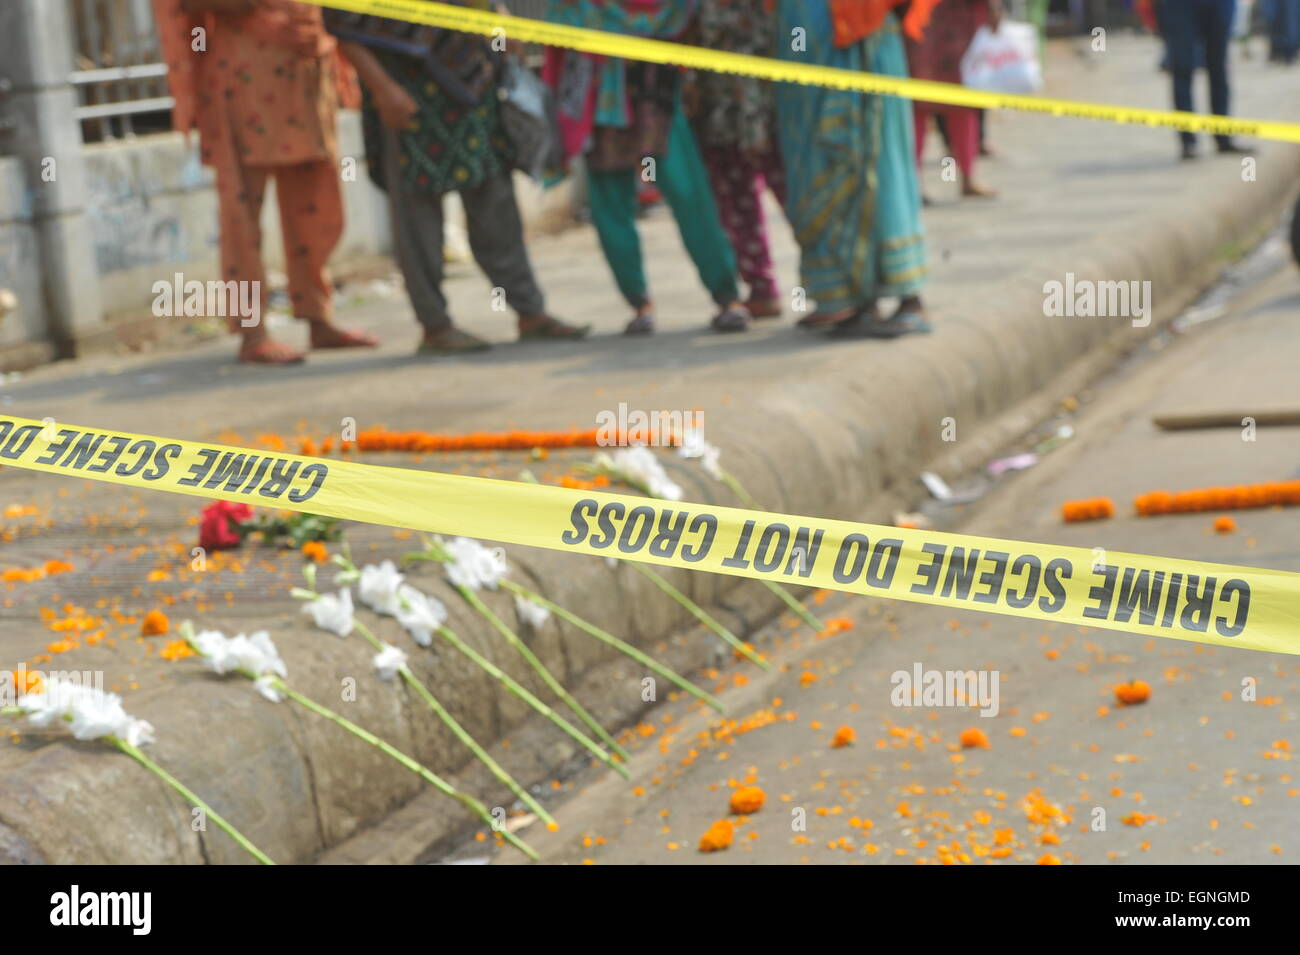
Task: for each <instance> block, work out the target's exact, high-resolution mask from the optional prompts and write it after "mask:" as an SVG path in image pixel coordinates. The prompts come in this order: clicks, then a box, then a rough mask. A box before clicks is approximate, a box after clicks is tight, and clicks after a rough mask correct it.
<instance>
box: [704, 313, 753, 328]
mask: <svg viewBox="0 0 1300 955" xmlns="http://www.w3.org/2000/svg"><path fill="white" fill-rule="evenodd" d="M709 327H710V328H712V329H713V330H714V331H715V332H744V331H748V330H749V312H747V311H745V309H744V308H724V309H723V310H722V311H720V312H718V314H717V315H714V316H713V318H712V320H710V322H709Z"/></svg>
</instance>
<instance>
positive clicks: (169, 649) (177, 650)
mask: <svg viewBox="0 0 1300 955" xmlns="http://www.w3.org/2000/svg"><path fill="white" fill-rule="evenodd" d="M159 656H161V657H162V658H163V659H164V660H172V661H176V660H184V659H185V658H186V657H192V656H194V649H193V648H192V647H191V646H190V645H189V643H188V642H187V641H185V640H168V641H167V646H165V647H163V648H162V652H161V653H160V654H159Z"/></svg>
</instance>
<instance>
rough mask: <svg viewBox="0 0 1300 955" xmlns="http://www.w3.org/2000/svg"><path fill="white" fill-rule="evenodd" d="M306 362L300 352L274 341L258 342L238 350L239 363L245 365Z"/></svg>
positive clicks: (299, 363) (305, 358)
mask: <svg viewBox="0 0 1300 955" xmlns="http://www.w3.org/2000/svg"><path fill="white" fill-rule="evenodd" d="M306 360H307V356H306V355H304V354H303V353H302V352H300V351H298V350H297V349H294V348H290V347H289V346H288V345H283V344H281V343H280V342H276V341H269V340H268V341H263V342H258V343H257V344H256V345H253V346H252V347H251V348H247V349H243V348H241V349H240V350H239V361H240V363H241V364H245V365H301V364H302V363H303V362H304V361H306Z"/></svg>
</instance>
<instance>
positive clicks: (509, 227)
mask: <svg viewBox="0 0 1300 955" xmlns="http://www.w3.org/2000/svg"><path fill="white" fill-rule="evenodd" d="M384 135H385V142H384V158H383V162H384V178H385V180H386V184H387V186H388V211H389V218H390V219H391V220H392V224H393V250H394V254H395V256H396V258H397V265H398V267H399V268H400V269H401V270H402V278H403V279H405V281H406V294H407V295H408V296H409V297H410V299H411V307H412V308H413V309H415V317H416V318H417V319H418V320H419V322H420V324H421V325H423V326H424V330H425V331H426V332H441V331H444V330H446V329H448V328H450V327H451V316H450V315H448V314H447V300H446V298H444V297H443V294H442V275H443V259H442V242H443V218H442V196H440V195H434V194H433V193H430V192H422V191H419V190H416V189H412V188H411V187H410V185H409V184H408V183H407V182H406V181H405V179H404V177H403V175H402V169H401V166H400V164H399V161H398V157H399V156H400V153H401V150H400V149H399V148H398V143H397V136H398V135H399V134H398V133H396V132H394V131H393V130H386V131H385V134H384ZM460 200H461V203H462V204H463V205H464V207H465V225H466V231H467V232H468V233H469V247H470V251H471V252H473V254H474V261H475V262H477V263H478V265H479V268H481V269H482V270H483V272H484V273H485V274H486V275H487V277H488V281H490V282H491V283H492V284H493V285H494V286H496V287H498V288H500V289H502V290H503V291H504V292H505V299H506V302H507V303H508V304H509V305H510V307H511V308H513V309H514V310H515V311H516V312H518V313H520V314H521V315H537V314H541V313H542V312H543V311H544V310H545V308H546V304H545V300H544V299H543V296H542V290H541V289H540V288H538V287H537V280H536V279H535V278H534V277H533V267H532V265H531V264H530V263H529V261H528V250H527V249H526V248H525V247H524V226H523V222H522V221H521V220H520V218H519V206H518V205H516V203H515V187H514V183H513V182H512V181H511V179H510V175H509V174H508V173H507V174H505V175H501V176H496V177H493V178H491V179H488V180H486V181H485V182H483V183H481V184H480V185H478V186H476V187H474V188H473V189H462V190H460Z"/></svg>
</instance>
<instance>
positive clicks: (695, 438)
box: [677, 428, 722, 481]
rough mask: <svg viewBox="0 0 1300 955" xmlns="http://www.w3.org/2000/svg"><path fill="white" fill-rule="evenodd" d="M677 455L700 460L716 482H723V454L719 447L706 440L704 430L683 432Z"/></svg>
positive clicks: (691, 429)
mask: <svg viewBox="0 0 1300 955" xmlns="http://www.w3.org/2000/svg"><path fill="white" fill-rule="evenodd" d="M677 453H678V454H680V455H681V456H682V457H684V458H699V459H700V464H701V465H703V466H704V470H705V471H707V472H708V474H709V477H711V478H713V479H714V480H715V481H721V480H722V465H721V464H720V463H719V460H720V459H721V457H722V452H721V451H719V450H718V448H717V445H713V444H709V442H707V441H705V440H704V429H703V428H687V429H685V430H684V431H683V432H682V443H681V446H680V447H679V448H678V449H677Z"/></svg>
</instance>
